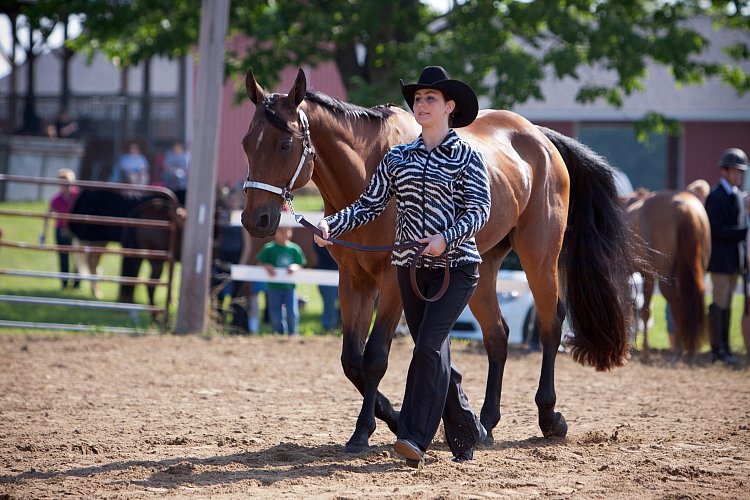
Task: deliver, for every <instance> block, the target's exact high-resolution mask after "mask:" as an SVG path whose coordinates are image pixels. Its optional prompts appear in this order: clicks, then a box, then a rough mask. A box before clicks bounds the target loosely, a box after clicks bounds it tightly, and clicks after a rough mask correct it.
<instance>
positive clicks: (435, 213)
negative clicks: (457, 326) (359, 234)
mask: <svg viewBox="0 0 750 500" xmlns="http://www.w3.org/2000/svg"><path fill="white" fill-rule="evenodd" d="M394 196H395V197H396V209H397V210H396V212H397V213H396V243H404V242H408V241H412V240H418V239H421V238H424V237H427V236H431V235H433V234H437V233H440V234H442V235H443V237H444V238H445V241H446V242H447V243H448V247H447V248H446V252H447V253H448V256H449V257H450V259H451V266H453V267H457V266H461V265H464V264H470V263H479V262H481V261H482V259H481V257H480V255H479V251H478V250H477V245H476V241H475V240H474V235H475V234H476V233H477V232H478V231H479V230H480V229H481V228H482V226H484V224H485V223H486V222H487V219H488V217H489V213H490V191H489V181H488V177H487V167H486V165H485V162H484V157H483V156H482V154H481V153H479V152H478V151H476V150H474V149H473V148H472V147H471V146H470V145H469V144H468V143H467V142H466V141H464V140H462V139H460V138H459V137H458V135H457V134H456V132H455V131H453V130H451V131H450V132H449V133H448V135H447V136H446V137H445V139H444V140H443V142H442V143H441V144H440V145H439V146H437V147H436V148H434V149H433V150H432V151H427V148H425V145H424V142H423V140H422V136H421V135H420V136H419V137H418V138H417V139H416V140H415V141H414V142H412V143H410V144H399V145H397V146H394V147H392V148H391V149H390V150H389V151H388V153H386V155H385V157H384V158H383V160H382V161H381V162H380V165H378V168H377V170H376V171H375V173H374V174H373V176H372V179H371V180H370V184H369V185H368V187H367V189H366V190H365V192H364V193H363V194H362V195H361V196H360V197H359V198H358V199H357V200H356V201H355V202H354V203H352V204H351V205H349V206H348V207H346V208H345V209H343V210H341V211H339V212H337V213H335V214H333V215H329V216H328V217H326V218H325V220H326V222H328V226H329V233H330V236H331V237H338V236H340V235H341V234H343V233H345V232H347V231H351V230H352V229H356V228H358V227H360V226H362V225H364V224H366V223H368V222H370V221H372V220H373V219H375V218H376V217H377V216H378V215H380V213H381V212H382V211H383V210H384V209H385V207H386V206H387V205H388V202H389V201H390V199H391V198H392V197H394ZM415 251H417V250H416V249H414V248H409V249H405V250H397V251H394V252H393V254H392V258H391V262H392V264H393V265H396V266H408V265H409V263H410V261H411V257H412V255H413V254H414V252H415ZM418 265H419V267H426V268H439V267H442V266H443V265H444V263H443V261H442V260H441V259H439V258H437V257H433V256H429V255H425V256H423V257H422V258H421V259H420V261H419V264H418Z"/></svg>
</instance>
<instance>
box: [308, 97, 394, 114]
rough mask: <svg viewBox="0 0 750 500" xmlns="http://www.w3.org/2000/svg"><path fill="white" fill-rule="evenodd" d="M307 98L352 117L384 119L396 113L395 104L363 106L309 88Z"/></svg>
mask: <svg viewBox="0 0 750 500" xmlns="http://www.w3.org/2000/svg"><path fill="white" fill-rule="evenodd" d="M305 98H306V99H308V100H310V101H312V102H314V103H316V104H320V105H321V106H323V107H325V108H328V109H330V110H331V111H333V112H335V113H338V114H341V115H344V116H346V117H350V118H368V119H369V118H374V119H376V120H384V119H386V118H388V117H389V116H391V115H392V114H393V113H394V110H393V106H394V105H393V104H390V103H388V104H380V105H378V106H375V107H373V108H363V107H362V106H357V105H356V104H351V103H348V102H344V101H342V100H340V99H336V98H335V97H331V96H329V95H326V94H323V93H322V92H316V91H313V90H308V91H307V92H306V93H305Z"/></svg>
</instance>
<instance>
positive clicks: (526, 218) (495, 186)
mask: <svg viewBox="0 0 750 500" xmlns="http://www.w3.org/2000/svg"><path fill="white" fill-rule="evenodd" d="M457 132H458V134H459V136H460V137H461V138H463V139H465V140H466V141H467V142H469V143H470V144H471V145H472V146H473V147H474V148H476V149H477V150H478V151H480V152H481V153H482V155H483V156H484V158H485V160H486V163H487V171H488V176H489V181H490V190H491V193H490V194H491V198H492V208H491V213H490V220H489V222H488V223H487V225H486V226H485V228H484V229H483V230H482V231H480V233H479V234H478V235H477V239H478V243H479V245H480V250H483V249H486V248H488V247H491V246H494V245H495V244H497V243H498V242H499V241H500V240H501V239H503V238H504V237H505V236H506V235H508V233H509V232H510V231H512V229H513V228H514V227H515V226H516V225H517V224H519V223H520V224H525V223H532V220H531V219H534V220H536V219H535V215H536V214H539V213H546V212H547V210H549V208H550V206H549V203H550V200H557V203H558V204H559V205H560V207H563V211H565V212H567V200H568V188H569V185H568V183H569V178H568V172H567V170H566V168H565V164H564V163H563V161H562V158H561V157H560V154H559V152H558V151H557V149H556V148H555V146H554V145H553V144H552V143H551V142H550V141H549V139H547V137H546V136H545V135H544V134H543V133H542V132H541V131H540V130H539V129H538V128H537V127H536V126H535V125H534V124H532V123H531V122H530V121H529V120H527V119H526V118H524V117H522V116H521V115H518V114H516V113H513V112H511V111H506V110H492V109H484V110H481V111H480V113H479V115H478V116H477V119H476V120H475V121H474V122H473V123H472V124H471V125H470V126H468V127H465V128H462V129H458V130H457ZM530 209H531V210H530Z"/></svg>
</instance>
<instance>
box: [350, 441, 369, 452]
mask: <svg viewBox="0 0 750 500" xmlns="http://www.w3.org/2000/svg"><path fill="white" fill-rule="evenodd" d="M368 451H370V445H369V444H367V443H364V444H362V443H352V442H351V441H349V442H348V443H346V446H344V453H365V452H368Z"/></svg>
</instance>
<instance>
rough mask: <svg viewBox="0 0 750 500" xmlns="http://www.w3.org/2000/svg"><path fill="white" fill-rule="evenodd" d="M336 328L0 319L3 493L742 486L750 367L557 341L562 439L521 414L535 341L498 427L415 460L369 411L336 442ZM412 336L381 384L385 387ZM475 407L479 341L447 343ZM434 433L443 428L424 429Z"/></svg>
mask: <svg viewBox="0 0 750 500" xmlns="http://www.w3.org/2000/svg"><path fill="white" fill-rule="evenodd" d="M340 343H341V339H338V338H333V337H317V338H291V339H289V338H274V337H255V338H239V337H215V338H200V337H192V336H191V337H175V336H164V337H126V336H120V337H110V336H61V337H50V336H31V335H26V334H17V335H2V336H0V360H1V365H2V367H1V370H0V499H20V498H56V499H58V498H274V499H283V498H331V499H333V498H335V499H348V498H351V499H360V498H434V499H438V498H439V499H449V498H537V497H551V498H635V497H638V498H641V499H647V498H750V371H748V370H737V371H732V370H728V369H726V368H723V367H719V366H708V365H705V364H704V365H703V366H699V367H697V368H687V367H685V366H678V367H675V368H672V367H669V366H667V365H666V364H664V363H662V362H661V361H660V360H659V361H657V362H654V363H653V364H649V365H644V364H643V363H641V362H640V361H637V360H633V361H631V362H630V363H629V364H628V365H627V366H626V367H625V368H622V369H619V370H616V371H614V372H612V373H604V374H602V373H596V372H594V371H593V370H592V369H589V368H583V367H581V366H579V365H576V364H574V363H573V362H572V361H571V360H570V358H569V357H568V356H566V355H564V354H562V355H560V356H559V357H558V361H557V375H556V380H557V400H558V406H557V407H558V410H560V411H562V412H563V414H564V415H565V417H566V419H567V421H568V424H569V427H570V429H569V433H568V437H567V438H566V439H553V440H547V439H544V438H542V437H541V433H540V431H539V428H538V427H537V425H536V407H535V405H534V392H535V390H536V382H537V379H538V376H539V363H540V355H539V354H526V353H522V352H520V351H519V352H513V353H512V354H511V356H510V359H509V360H508V364H507V368H506V378H505V382H504V384H503V385H504V393H503V401H502V412H503V419H502V421H501V423H500V426H499V427H498V428H497V429H496V430H495V437H496V439H497V442H496V444H495V445H494V446H492V447H491V448H489V449H483V450H480V451H478V452H477V454H476V455H475V458H476V459H475V460H474V461H472V462H467V463H464V464H454V463H452V462H451V461H450V457H451V455H450V453H449V451H448V450H447V447H446V446H445V444H444V443H442V442H441V438H440V437H438V438H437V439H436V442H435V443H434V444H433V446H432V448H431V449H430V450H429V452H428V456H427V465H426V467H425V468H424V469H423V470H421V471H415V470H413V469H409V468H407V467H406V466H405V465H404V464H403V462H402V461H401V460H399V459H398V458H397V457H395V456H394V455H393V453H392V451H391V444H392V442H393V439H394V438H393V436H392V435H391V433H390V432H389V431H388V429H387V427H386V426H385V425H384V424H382V423H380V422H379V426H378V429H377V430H376V431H375V434H373V436H372V438H371V444H372V450H371V451H370V452H368V453H361V454H355V455H351V454H346V453H344V452H343V444H344V443H345V442H346V440H347V439H348V438H349V435H350V433H351V431H352V430H353V429H354V423H355V419H356V416H357V413H358V411H359V407H360V397H359V394H358V393H357V392H356V390H355V389H354V388H353V386H352V385H351V384H350V383H349V381H348V380H346V378H345V377H344V375H343V371H342V369H341V366H340V364H339V357H340ZM410 349H411V341H410V340H408V339H405V338H398V339H396V340H395V341H394V345H393V350H392V353H391V358H390V359H391V361H390V368H389V371H388V374H387V376H386V378H385V379H384V381H383V383H382V385H381V389H382V390H383V391H384V393H385V394H386V395H387V396H388V397H390V399H391V400H392V401H395V402H396V403H398V402H400V399H401V394H402V391H403V382H404V379H405V371H406V366H407V363H408V360H409V355H410ZM454 360H455V362H456V363H457V365H458V366H459V368H461V369H462V370H463V372H464V380H465V388H466V390H467V392H468V394H469V397H470V399H471V401H472V403H473V404H474V405H475V408H476V409H477V410H478V409H479V407H480V405H481V402H482V397H483V394H484V378H485V370H486V362H485V357H484V354H483V352H482V350H481V349H480V348H479V347H478V346H477V345H476V344H465V343H454ZM439 436H440V434H439Z"/></svg>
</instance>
